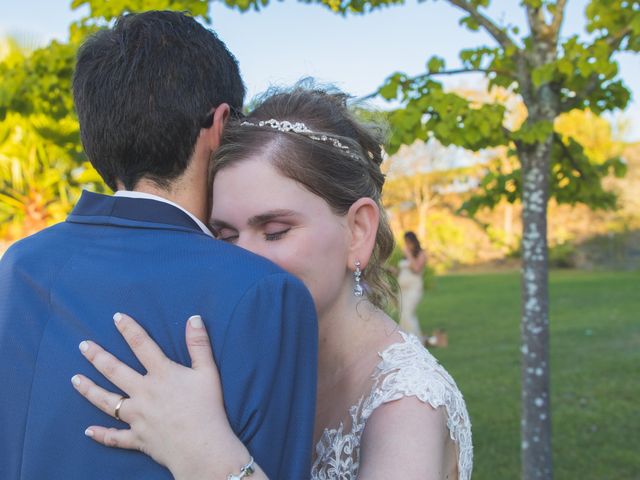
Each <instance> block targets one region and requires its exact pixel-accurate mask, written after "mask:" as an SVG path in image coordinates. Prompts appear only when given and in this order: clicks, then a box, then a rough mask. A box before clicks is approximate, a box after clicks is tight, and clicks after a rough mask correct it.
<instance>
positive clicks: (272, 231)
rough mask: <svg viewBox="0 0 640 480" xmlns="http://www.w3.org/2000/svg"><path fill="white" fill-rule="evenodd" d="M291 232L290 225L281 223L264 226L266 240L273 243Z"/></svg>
mask: <svg viewBox="0 0 640 480" xmlns="http://www.w3.org/2000/svg"><path fill="white" fill-rule="evenodd" d="M289 230H291V226H290V225H286V224H283V223H279V222H271V223H268V224H266V225H265V226H264V232H263V234H264V239H265V240H267V241H268V242H273V241H276V240H280V239H281V238H283V237H284V236H285V235H286V234H287V233H288V232H289Z"/></svg>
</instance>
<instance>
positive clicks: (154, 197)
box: [113, 190, 213, 237]
mask: <svg viewBox="0 0 640 480" xmlns="http://www.w3.org/2000/svg"><path fill="white" fill-rule="evenodd" d="M113 196H114V197H128V198H145V199H147V200H156V201H157V202H163V203H168V204H169V205H173V206H174V207H176V208H178V209H180V210H182V211H183V212H184V213H186V214H187V215H189V217H191V219H192V220H193V221H194V222H196V223H197V224H198V226H199V227H200V230H202V231H203V232H204V233H206V234H207V235H209V236H210V237H213V233H211V230H209V229H208V228H207V226H206V225H205V224H204V223H202V221H201V220H200V219H199V218H198V217H196V216H195V215H193V214H192V213H191V212H189V211H188V210H185V209H184V208H182V207H181V206H180V205H178V204H177V203H174V202H172V201H171V200H167V199H166V198H163V197H159V196H158V195H154V194H152V193H145V192H135V191H132V190H118V191H117V192H116V193H114V194H113Z"/></svg>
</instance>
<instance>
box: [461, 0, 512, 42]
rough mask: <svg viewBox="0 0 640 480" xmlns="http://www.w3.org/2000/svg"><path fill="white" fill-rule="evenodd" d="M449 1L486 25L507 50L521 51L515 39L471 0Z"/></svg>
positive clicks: (490, 33)
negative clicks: (470, 0) (481, 11)
mask: <svg viewBox="0 0 640 480" xmlns="http://www.w3.org/2000/svg"><path fill="white" fill-rule="evenodd" d="M449 3H451V4H453V5H455V6H456V7H458V8H460V9H462V10H464V11H465V12H467V13H468V14H469V15H471V17H472V18H473V19H475V20H476V21H477V22H478V23H479V24H480V25H482V26H483V27H484V29H485V30H486V31H487V32H488V33H489V35H491V36H492V37H493V38H494V39H495V41H496V42H498V43H499V44H500V46H501V47H502V48H504V49H505V50H506V49H508V48H514V49H515V50H516V52H519V49H518V47H517V46H516V44H515V43H514V41H513V40H511V38H510V37H509V35H507V32H505V31H504V30H503V29H501V28H500V27H498V25H496V24H495V23H494V22H493V21H491V19H489V18H488V17H486V16H484V15H483V14H482V13H480V11H479V10H478V7H476V6H475V5H473V4H472V3H471V2H469V1H467V0H449Z"/></svg>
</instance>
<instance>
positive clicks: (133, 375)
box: [79, 340, 142, 396]
mask: <svg viewBox="0 0 640 480" xmlns="http://www.w3.org/2000/svg"><path fill="white" fill-rule="evenodd" d="M79 347H80V352H82V354H83V355H84V356H85V358H86V359H87V360H89V361H90V362H91V364H92V365H93V366H94V367H95V368H96V370H98V371H99V372H100V373H101V374H102V375H104V376H105V377H106V379H107V380H109V381H110V382H111V383H113V384H114V385H115V386H117V387H118V388H119V389H120V390H123V391H124V392H126V393H127V394H128V395H129V396H131V394H132V393H133V391H134V390H135V387H136V385H140V381H141V380H142V375H140V374H139V373H138V372H136V371H135V370H134V369H133V368H131V367H129V366H128V365H126V364H124V363H122V362H121V361H120V360H118V359H117V358H116V357H114V356H113V355H111V354H110V353H109V352H107V351H106V350H105V349H104V348H102V347H101V346H100V345H98V344H97V343H95V342H92V341H90V340H85V341H83V342H81V343H80V346H79Z"/></svg>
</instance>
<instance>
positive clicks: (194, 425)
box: [72, 314, 249, 479]
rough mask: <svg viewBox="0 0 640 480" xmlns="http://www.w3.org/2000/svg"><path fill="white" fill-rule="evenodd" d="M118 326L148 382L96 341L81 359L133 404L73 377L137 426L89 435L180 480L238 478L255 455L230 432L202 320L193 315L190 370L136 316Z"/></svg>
mask: <svg viewBox="0 0 640 480" xmlns="http://www.w3.org/2000/svg"><path fill="white" fill-rule="evenodd" d="M114 320H115V323H116V326H117V328H118V330H119V331H120V333H121V334H122V336H123V337H124V338H125V340H126V341H127V343H128V344H129V346H130V347H131V349H132V350H133V353H134V354H135V356H136V357H137V358H138V360H140V362H141V363H142V365H143V366H144V368H145V369H146V371H147V374H146V375H141V374H140V373H138V372H137V371H135V370H133V369H132V368H130V367H128V366H127V365H125V364H124V363H122V362H121V361H120V360H118V359H117V358H115V357H114V356H113V355H111V354H110V353H108V352H106V351H105V350H104V349H102V348H101V347H100V346H99V345H97V344H96V343H94V342H91V341H84V342H82V343H81V344H80V350H81V352H82V354H83V355H84V356H85V357H86V358H87V359H88V360H89V361H90V362H91V363H92V364H93V366H94V367H95V368H96V369H97V370H98V371H99V372H100V373H102V374H103V375H104V376H105V377H106V378H107V379H108V380H109V381H111V382H112V383H113V384H114V385H116V386H117V387H118V388H120V389H121V390H122V391H124V392H125V393H126V394H127V397H124V400H122V398H123V397H122V396H121V395H119V394H116V393H112V392H109V391H107V390H105V389H103V388H101V387H99V386H98V385H96V384H95V383H94V382H92V381H91V380H90V379H88V378H87V377H85V376H83V375H75V376H74V377H73V378H72V383H73V385H74V387H75V388H76V390H78V392H80V393H81V394H82V395H83V396H84V397H85V398H86V399H87V400H89V402H91V403H92V404H93V405H95V406H96V407H98V408H99V409H100V410H102V411H104V412H105V413H107V414H109V415H111V416H113V417H116V418H118V419H119V420H121V421H123V422H126V423H128V424H129V425H130V427H131V428H130V429H128V430H125V429H115V428H105V427H101V426H90V427H89V428H87V430H86V432H85V433H86V435H87V436H89V437H91V438H93V439H94V440H95V441H97V442H98V443H101V444H103V445H106V446H109V447H118V448H126V449H134V450H140V451H141V452H144V453H146V454H147V455H150V456H151V457H152V458H153V459H154V460H156V461H157V462H158V463H160V464H162V465H165V466H166V467H167V468H168V469H169V470H170V471H171V473H172V474H173V475H174V477H176V478H178V479H191V478H193V479H195V478H217V477H222V478H226V476H227V475H228V474H229V473H234V472H237V471H238V470H239V467H241V466H242V465H244V464H246V463H247V461H248V459H249V453H248V451H247V450H246V448H245V447H244V445H243V444H242V443H241V442H240V440H238V438H237V437H236V436H235V434H234V433H233V431H232V430H231V427H230V426H229V422H228V420H227V416H226V413H225V410H224V403H223V398H222V388H221V385H220V376H219V373H218V369H217V367H216V364H215V362H214V360H213V354H212V351H211V344H210V341H209V337H208V335H207V332H206V330H205V328H204V325H203V322H202V319H201V318H200V317H199V316H194V317H191V318H190V319H189V320H188V321H187V327H186V341H187V348H188V350H189V355H190V357H191V362H192V367H191V368H188V367H185V366H183V365H180V364H178V363H175V362H173V361H171V360H170V359H169V358H167V357H166V356H165V355H164V353H163V352H162V350H161V349H160V348H159V347H158V345H157V344H156V343H155V342H154V341H153V340H152V339H151V338H150V337H149V335H147V333H146V332H145V330H144V329H143V328H142V327H141V326H140V325H138V324H137V323H136V322H135V321H134V320H133V319H132V318H131V317H128V316H127V315H124V314H116V315H115V316H114ZM118 407H119V408H118ZM116 409H117V410H118V411H117V412H116Z"/></svg>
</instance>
